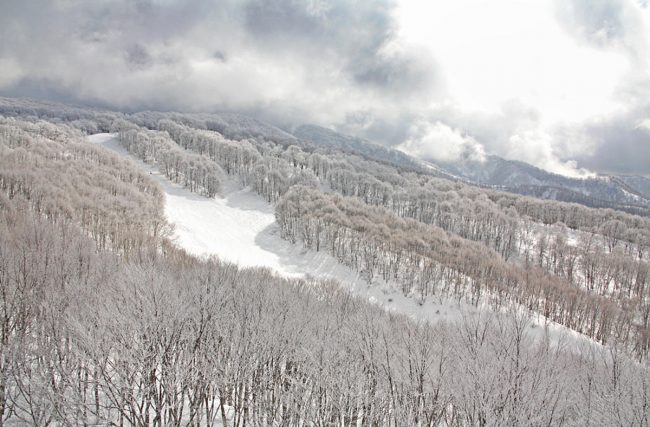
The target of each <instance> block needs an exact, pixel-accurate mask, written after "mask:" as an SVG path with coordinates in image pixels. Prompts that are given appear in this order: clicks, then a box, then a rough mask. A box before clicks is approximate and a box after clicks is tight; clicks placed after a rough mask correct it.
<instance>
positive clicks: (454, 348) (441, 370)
mask: <svg viewBox="0 0 650 427" xmlns="http://www.w3.org/2000/svg"><path fill="white" fill-rule="evenodd" d="M13 204H14V210H13V212H8V211H5V210H3V212H2V214H0V289H2V290H3V292H1V293H0V302H1V304H0V313H1V314H2V315H1V316H0V330H1V331H2V340H1V341H0V344H1V347H0V351H1V356H2V360H3V363H2V364H0V390H1V391H2V393H0V424H2V425H15V424H28V425H38V426H50V425H52V426H53V425H132V426H199V425H201V426H217V425H224V426H237V427H243V426H245V425H288V426H321V425H345V426H353V425H354V426H356V425H423V426H424V425H427V426H467V425H484V426H501V425H517V426H527V425H528V426H539V425H567V426H583V425H625V426H647V425H648V421H647V420H648V417H649V416H650V407H649V406H648V405H647V402H648V401H649V399H650V387H649V385H650V383H649V381H650V372H648V368H647V366H644V365H639V364H637V363H634V362H632V361H630V360H629V359H627V358H626V357H625V356H623V354H622V353H620V352H618V351H616V349H615V348H612V349H611V350H602V349H597V348H595V347H593V346H588V347H585V348H580V347H578V348H573V349H571V350H570V351H566V350H565V345H563V344H561V343H558V344H555V345H553V344H551V343H550V342H549V341H548V338H546V339H532V338H531V337H530V335H529V332H528V331H529V330H530V324H529V323H528V322H527V321H526V320H525V319H524V318H523V317H521V316H520V315H517V314H514V313H513V314H510V315H500V316H495V315H489V314H487V313H484V314H478V315H470V316H468V317H466V318H464V319H462V320H460V321H459V323H458V324H456V325H445V324H437V325H428V324H418V323H415V322H413V321H411V320H409V319H408V318H405V317H402V316H399V315H395V314H389V313H387V312H385V311H384V310H383V309H382V308H380V307H376V306H373V305H371V304H369V303H367V302H364V301H362V300H360V299H357V298H354V297H352V296H351V295H350V294H348V293H346V292H344V291H341V289H340V287H339V285H337V284H330V283H323V282H317V281H303V280H286V279H281V278H278V277H277V276H275V275H273V274H271V273H270V272H269V271H268V270H263V269H244V270H241V269H238V268H237V267H236V266H233V265H230V264H223V263H220V262H218V261H216V260H209V261H198V260H196V259H194V258H191V257H188V256H186V255H184V254H183V253H180V252H178V251H177V250H174V249H172V248H168V249H167V250H166V251H164V252H163V253H162V255H158V256H156V257H151V258H140V259H132V260H131V261H127V260H126V259H125V258H123V257H115V256H114V255H112V254H110V253H107V252H103V251H100V252H97V251H95V250H94V248H95V244H94V243H93V242H92V241H90V240H89V239H88V238H87V237H85V236H84V235H83V233H80V232H79V231H77V229H76V227H75V226H74V225H72V224H59V225H58V226H53V225H52V224H51V223H50V222H49V221H47V220H46V219H44V218H37V217H33V216H32V215H30V213H29V211H28V210H25V209H27V204H25V205H24V206H22V207H21V204H20V203H18V202H17V201H16V200H14V201H13Z"/></svg>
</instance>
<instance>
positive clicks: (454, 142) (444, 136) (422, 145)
mask: <svg viewBox="0 0 650 427" xmlns="http://www.w3.org/2000/svg"><path fill="white" fill-rule="evenodd" d="M397 148H398V149H399V150H401V151H403V152H405V153H407V154H410V155H412V156H415V157H419V158H421V159H428V160H439V161H443V162H453V161H457V160H461V159H465V160H475V161H483V160H484V159H485V151H484V150H483V146H481V144H479V143H478V142H477V141H476V140H475V139H474V138H472V137H471V136H468V135H463V134H462V133H461V132H460V131H459V130H458V129H453V128H451V127H450V126H448V125H446V124H444V123H441V122H435V123H429V122H426V121H424V122H419V123H417V124H415V125H413V127H412V128H411V130H410V137H409V139H408V140H406V141H405V142H404V143H402V144H400V145H399V146H398V147H397Z"/></svg>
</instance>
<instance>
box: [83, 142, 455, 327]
mask: <svg viewBox="0 0 650 427" xmlns="http://www.w3.org/2000/svg"><path fill="white" fill-rule="evenodd" d="M88 140H89V141H90V142H92V143H95V144H99V145H101V146H103V147H105V148H107V149H109V150H112V151H114V152H116V153H119V154H120V155H123V156H127V157H129V158H130V159H131V160H132V161H133V162H134V163H135V164H136V165H138V166H139V167H140V168H141V169H142V170H144V171H146V172H147V173H149V174H150V175H151V176H152V177H153V178H154V179H155V180H156V181H158V183H159V184H160V185H161V187H162V188H163V190H164V191H165V195H166V197H165V215H166V216H167V220H168V221H169V222H170V223H173V224H174V227H175V230H174V240H175V243H176V244H178V245H179V246H181V247H182V248H183V249H185V250H187V251H188V252H189V253H191V254H193V255H197V256H211V255H216V256H218V257H219V258H220V259H222V260H225V261H230V262H233V263H237V264H239V265H240V266H243V267H268V268H270V269H271V270H273V271H275V272H277V273H278V274H280V275H282V276H285V277H305V276H306V275H310V276H312V277H317V278H323V279H335V280H338V281H339V282H341V284H342V285H343V286H345V287H347V288H348V289H350V290H351V291H352V292H354V293H355V294H358V295H362V296H365V297H367V298H368V299H369V300H370V301H373V302H376V303H379V304H382V305H384V306H385V307H386V308H387V309H389V310H395V311H398V312H400V313H403V314H406V315H408V316H411V317H412V318H414V319H420V320H430V321H439V320H453V319H457V318H458V317H459V316H460V307H459V306H458V305H457V304H454V303H451V304H450V303H449V301H444V302H441V301H435V300H434V299H433V298H431V297H430V298H428V299H427V301H426V302H425V303H424V304H422V305H420V304H419V303H418V302H417V301H416V300H415V299H413V298H408V297H405V296H404V295H402V293H401V292H399V291H396V290H395V288H394V287H393V286H391V285H390V284H388V283H385V282H383V281H381V280H375V282H374V283H373V284H372V285H371V286H369V285H368V283H367V282H366V280H365V279H363V278H362V277H360V276H359V274H357V273H356V272H355V271H353V270H352V269H350V268H348V267H346V266H344V265H342V264H340V263H339V262H337V260H336V259H335V258H334V257H332V256H331V255H329V254H327V253H326V252H325V251H320V252H316V251H312V250H306V249H304V248H303V247H302V245H301V244H296V245H293V244H291V243H290V242H288V241H286V240H284V239H282V238H281V237H280V229H279V227H278V225H277V224H276V222H275V215H274V213H273V206H271V205H270V204H268V203H267V202H266V201H265V200H264V199H263V198H262V197H260V196H259V195H257V194H256V193H255V192H253V191H251V190H249V189H247V188H242V186H241V185H240V184H239V182H238V181H237V180H235V179H232V178H230V177H227V176H226V177H225V181H224V183H223V184H224V185H223V187H224V188H223V190H222V194H221V195H220V196H218V197H217V198H214V199H208V198H206V197H204V196H201V195H198V194H195V193H192V192H190V191H189V190H186V189H184V188H183V187H181V186H180V185H177V184H173V183H171V182H170V181H169V180H167V179H166V178H165V177H164V176H163V175H161V174H160V173H159V172H158V171H157V170H156V167H155V166H153V165H149V164H146V163H144V162H142V161H140V160H138V159H136V158H135V157H133V156H130V155H129V153H128V152H127V151H126V149H125V148H123V147H122V146H121V145H120V144H119V142H118V140H117V136H116V135H115V134H108V133H101V134H96V135H91V136H89V137H88ZM461 305H462V306H464V304H461Z"/></svg>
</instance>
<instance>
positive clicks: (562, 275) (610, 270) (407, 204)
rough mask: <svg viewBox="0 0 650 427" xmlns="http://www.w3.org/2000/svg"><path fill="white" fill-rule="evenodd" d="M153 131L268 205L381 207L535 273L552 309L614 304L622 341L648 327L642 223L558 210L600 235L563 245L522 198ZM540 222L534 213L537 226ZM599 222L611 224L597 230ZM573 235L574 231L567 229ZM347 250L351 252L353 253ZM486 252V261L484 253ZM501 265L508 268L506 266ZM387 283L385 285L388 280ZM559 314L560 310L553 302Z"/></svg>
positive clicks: (170, 127)
mask: <svg viewBox="0 0 650 427" xmlns="http://www.w3.org/2000/svg"><path fill="white" fill-rule="evenodd" d="M152 125H154V126H155V127H156V128H157V129H159V130H161V131H165V132H167V133H168V134H169V135H170V137H171V139H173V140H174V141H175V142H176V143H177V144H178V145H179V146H180V147H182V148H183V149H186V150H191V151H193V152H196V153H198V154H200V155H203V156H206V157H208V158H210V159H211V160H213V161H215V162H218V163H219V164H220V165H221V166H222V167H223V168H224V170H225V171H226V172H227V173H228V174H231V175H235V176H238V177H239V178H240V181H241V182H242V183H243V184H244V185H251V187H252V188H253V190H255V191H256V192H258V193H259V194H260V195H262V196H263V197H265V199H266V200H267V201H268V202H270V203H274V202H276V201H277V200H278V199H279V198H280V197H281V196H282V195H283V194H285V193H286V192H287V191H289V190H290V188H292V186H294V185H298V184H300V185H306V186H309V187H312V188H317V187H318V186H319V185H320V186H323V185H325V186H327V188H329V189H331V190H334V191H336V192H337V193H339V194H342V195H346V196H353V197H356V198H358V199H360V200H362V201H363V202H364V203H365V204H367V205H371V206H380V207H385V208H387V209H389V210H390V211H392V212H394V213H395V214H397V215H398V216H400V217H403V218H413V219H415V220H417V221H418V222H421V223H424V224H428V225H433V226H436V227H440V228H442V229H443V230H445V231H446V232H448V233H451V234H452V235H456V236H459V237H461V238H463V239H468V240H471V241H476V242H480V243H482V244H483V245H484V246H485V247H486V248H488V249H492V250H494V251H495V252H496V253H497V254H499V255H500V257H501V258H502V260H495V261H493V262H494V263H495V265H499V266H500V267H499V269H503V268H506V269H514V270H517V271H520V270H521V269H522V268H523V269H534V270H535V271H534V275H535V276H540V275H546V276H547V277H544V278H540V279H539V280H541V281H545V282H548V283H552V284H553V285H552V286H553V287H556V288H558V289H560V290H558V291H554V292H553V295H555V297H554V298H555V299H557V300H558V301H560V300H561V299H562V298H564V295H565V294H567V295H569V294H571V295H574V294H575V295H574V296H573V297H572V298H574V299H578V300H580V301H583V299H582V295H583V294H584V291H587V292H588V293H589V294H594V295H591V296H589V298H588V299H587V300H584V301H583V302H582V303H584V304H589V305H590V306H596V305H600V304H605V300H604V299H603V298H597V297H595V296H596V295H598V296H602V297H608V298H612V299H611V301H607V302H606V306H607V307H610V306H612V302H613V303H614V304H615V305H616V312H617V313H625V314H624V317H625V319H624V324H625V325H627V326H626V327H625V329H624V332H623V335H628V330H629V329H632V330H637V329H639V330H643V331H645V330H647V328H648V327H649V323H650V299H648V298H647V292H648V281H649V279H650V275H649V274H648V270H649V268H648V262H647V261H646V260H645V259H644V258H645V257H646V255H647V249H648V247H647V242H646V241H645V240H644V236H645V235H646V234H647V232H648V229H646V228H640V229H639V228H628V226H627V224H631V225H632V226H636V227H644V224H645V223H644V219H642V218H639V217H634V216H632V215H627V214H620V215H619V214H615V215H610V214H611V212H608V211H605V210H600V211H594V210H593V209H591V210H590V209H587V208H583V207H581V206H579V205H567V204H559V206H560V208H559V209H558V212H564V214H566V215H564V216H562V218H564V219H567V220H570V219H571V218H570V216H567V215H568V213H571V215H573V216H579V215H580V212H581V210H585V209H586V210H587V211H590V212H596V213H594V214H592V215H591V217H590V216H587V219H590V220H593V221H597V218H601V219H600V220H598V221H600V225H599V226H598V227H586V225H584V224H583V223H580V227H582V229H583V230H584V231H578V232H576V235H577V236H578V237H579V242H569V241H568V239H565V238H562V237H561V236H560V235H559V233H564V234H566V233H567V230H566V229H564V227H565V226H564V225H562V224H560V225H556V226H554V227H552V228H551V229H548V228H546V227H543V226H541V225H540V224H538V223H537V222H535V221H533V220H532V219H531V218H530V217H528V216H526V215H523V216H522V215H520V214H519V212H520V211H521V212H525V213H531V214H532V213H533V212H534V211H536V210H535V209H533V208H532V207H531V205H530V204H529V203H528V201H527V200H526V199H525V198H523V197H519V198H518V199H517V204H515V205H512V204H509V203H506V202H504V201H503V200H502V199H497V201H496V202H494V201H493V200H491V199H490V197H488V196H489V195H490V194H491V193H490V194H485V191H486V190H483V189H477V188H471V187H469V186H465V185H463V184H458V183H452V182H449V181H444V180H440V179H435V178H430V177H426V176H421V175H414V174H403V175H400V174H398V173H397V171H395V170H394V169H391V168H390V167H388V166H386V165H379V164H376V163H374V162H369V161H367V160H363V159H360V158H358V157H354V156H346V155H341V154H340V153H322V152H312V153H310V152H306V151H304V150H303V149H302V148H301V147H298V146H295V145H288V146H281V145H275V144H270V143H268V142H263V143H260V142H258V141H255V140H242V141H230V140H227V139H225V138H223V137H222V136H221V135H219V134H218V133H215V132H210V131H205V130H197V129H192V128H190V127H189V126H188V125H185V124H181V123H177V122H174V121H171V120H160V121H158V122H156V123H155V124H152ZM368 171H370V172H371V173H369V172H368ZM493 193H497V192H493ZM498 194H505V193H498ZM506 196H507V197H510V196H509V195H506ZM509 200H510V199H509ZM550 203H555V202H548V201H543V202H542V204H541V205H537V209H538V210H539V211H540V212H544V207H545V206H547V207H548V206H549V205H550ZM565 208H566V209H565ZM539 215H540V214H539V212H538V214H537V217H539ZM545 215H547V214H545ZM598 215H599V216H598ZM608 215H610V216H608ZM606 218H609V219H607V220H606V221H604V222H603V221H602V220H604V219H606ZM623 220H625V221H623ZM573 225H576V223H575V221H574V224H573ZM306 239H307V240H308V241H307V245H308V246H310V247H315V248H318V245H319V243H318V241H316V243H315V246H312V243H311V242H310V241H309V239H310V237H306ZM317 240H318V239H317ZM633 241H634V242H635V243H632V242H633ZM648 242H650V240H648ZM463 245H466V246H468V247H471V246H472V245H469V243H468V242H463ZM353 249H355V250H356V247H355V248H353ZM486 252H487V253H490V256H493V254H492V253H491V252H490V251H486ZM354 256H355V257H356V255H354ZM444 256H445V254H444V253H441V254H438V257H444ZM503 261H510V262H509V264H508V265H505V264H504V262H503ZM368 262H370V264H371V265H370V266H365V267H364V268H363V271H364V273H365V274H366V275H367V276H368V278H369V280H370V281H371V280H372V277H373V275H374V274H375V271H376V270H381V269H384V270H386V271H388V270H390V268H391V267H390V265H388V266H383V267H373V266H372V264H373V263H382V262H384V261H383V260H381V259H376V260H374V261H368ZM511 264H512V265H511ZM355 268H356V266H355ZM434 270H435V269H434ZM499 271H500V270H499ZM427 274H428V276H429V277H427V278H426V279H423V280H424V282H422V283H415V282H413V281H412V279H410V278H411V277H420V276H418V275H415V276H413V274H407V275H405V276H404V277H407V278H409V279H405V280H407V282H406V283H407V284H405V285H403V286H402V288H403V291H404V292H405V293H406V294H409V293H411V294H413V295H416V296H417V297H419V298H426V297H427V295H429V294H430V293H431V290H430V284H431V283H437V282H438V281H440V280H443V278H444V275H443V274H441V273H440V272H438V271H433V272H431V273H427ZM389 276H390V275H388V276H387V277H385V279H387V280H392V279H393V278H392V277H389ZM408 280H411V281H410V282H408ZM454 288H455V290H456V292H455V293H456V294H457V293H466V296H467V297H468V299H470V300H471V301H474V302H476V300H477V298H479V297H480V293H477V294H474V293H473V292H472V291H470V289H471V287H468V286H455V287H454ZM562 288H564V289H562ZM576 288H578V289H577V291H576ZM576 292H578V293H577V294H576ZM455 296H458V295H455ZM499 304H501V303H499ZM554 304H555V303H554ZM557 304H559V305H560V306H562V307H563V306H564V305H565V304H563V303H561V301H560V302H558V303H557ZM557 304H556V305H557ZM528 305H529V306H530V307H531V309H535V307H536V305H535V304H532V303H529V304H528ZM567 305H568V306H569V307H571V309H570V310H569V311H568V314H569V315H571V312H572V310H573V309H574V308H575V307H577V306H576V305H575V304H573V303H569V304H567ZM594 310H595V311H598V312H599V313H600V314H599V316H602V317H603V319H605V320H606V321H607V322H609V321H610V320H611V317H612V316H611V314H610V311H611V307H610V308H607V309H600V308H594ZM630 310H631V311H630ZM554 311H558V313H556V315H555V316H554V319H556V320H557V319H560V318H562V319H564V320H562V323H564V324H566V325H567V326H570V325H573V324H574V323H575V324H576V325H578V326H577V328H578V329H577V330H579V331H588V333H589V334H590V335H594V336H595V335H600V339H603V340H604V339H606V336H607V335H608V334H609V332H605V333H597V332H595V331H596V329H599V328H596V327H594V326H587V325H585V321H584V319H577V320H575V321H570V320H567V319H566V318H565V316H566V315H567V313H566V312H565V311H564V309H559V310H556V309H551V308H549V307H548V306H545V307H544V310H543V312H542V313H543V314H547V315H548V314H549V313H551V312H554ZM560 313H562V314H560ZM592 323H593V322H592ZM639 336H640V337H641V341H642V342H641V343H640V344H639V343H636V346H637V348H639V349H640V350H641V351H642V352H645V350H644V349H645V348H646V347H647V345H646V344H644V342H645V340H646V333H645V332H642V333H640V335H639Z"/></svg>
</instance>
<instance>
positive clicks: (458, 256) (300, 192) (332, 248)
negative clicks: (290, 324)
mask: <svg viewBox="0 0 650 427" xmlns="http://www.w3.org/2000/svg"><path fill="white" fill-rule="evenodd" d="M276 219H277V222H278V224H279V225H280V228H281V231H282V235H283V236H284V237H285V238H288V239H289V240H291V241H293V242H296V241H298V240H300V241H301V242H302V243H303V244H304V245H305V246H306V247H309V248H311V249H315V250H320V249H321V248H324V249H326V250H328V251H329V252H330V253H331V254H332V255H333V256H335V257H336V258H337V259H339V260H340V261H341V262H343V263H345V264H346V265H348V266H350V267H352V268H354V269H355V270H357V271H360V272H362V273H363V274H364V275H365V276H366V277H367V278H368V280H369V281H372V279H373V278H374V277H375V275H381V276H382V278H383V279H384V280H389V281H393V282H396V283H398V284H399V285H400V286H401V288H402V291H403V293H404V294H405V295H409V294H415V295H417V296H424V297H426V296H427V295H442V296H445V297H448V298H454V299H458V300H461V299H463V300H468V301H470V302H471V303H472V304H478V302H479V301H484V300H486V301H487V302H489V304H490V305H491V306H492V307H493V308H494V309H496V310H499V309H502V308H504V307H508V306H510V305H512V304H517V305H522V306H523V307H526V308H527V309H528V310H530V311H532V312H537V313H541V314H543V315H544V316H546V317H547V318H548V319H550V320H552V321H555V322H558V323H560V324H562V325H565V326H567V327H568V328H571V329H573V330H575V331H578V332H580V333H583V334H585V335H587V336H589V337H591V338H593V339H595V340H597V341H599V342H602V343H606V342H608V341H609V340H611V339H612V338H614V339H616V340H623V341H626V342H630V343H631V344H632V346H633V348H634V351H636V353H637V354H638V355H640V356H644V355H646V354H647V352H648V350H650V333H649V332H650V329H649V328H648V325H647V324H646V325H639V324H637V323H636V322H635V321H636V319H635V316H634V313H635V312H636V308H635V307H633V302H632V301H626V302H627V304H628V305H629V306H628V307H626V308H627V310H624V309H623V307H620V306H618V305H617V304H615V303H614V302H612V301H610V300H609V299H607V298H603V297H599V296H596V295H592V294H590V293H588V292H587V291H585V290H582V289H580V288H576V287H573V286H571V285H570V284H569V283H567V282H566V281H565V280H562V279H560V278H557V277H549V276H547V275H545V274H544V272H543V271H542V270H540V269H535V268H533V267H532V266H529V267H528V268H521V267H518V266H516V265H512V264H508V263H506V262H504V261H503V259H502V258H501V257H499V256H498V254H496V253H495V252H494V251H491V250H489V249H487V248H486V247H485V246H483V245H480V244H477V243H473V242H470V241H467V240H464V239H461V238H458V237H456V236H453V235H450V234H448V233H446V232H444V230H442V229H440V228H438V227H434V226H427V225H424V224H422V223H419V222H417V221H414V220H410V219H402V218H399V217H397V216H396V215H394V214H392V213H391V212H389V211H387V210H385V209H382V208H380V207H369V206H367V205H365V204H364V203H362V202H360V201H358V200H356V199H353V198H342V197H340V196H333V195H327V194H323V193H321V192H319V191H318V190H313V189H309V188H302V187H295V188H292V189H291V190H290V191H289V192H288V193H287V194H286V195H285V196H284V197H283V198H282V199H281V200H280V201H279V202H278V203H277V204H276Z"/></svg>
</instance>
